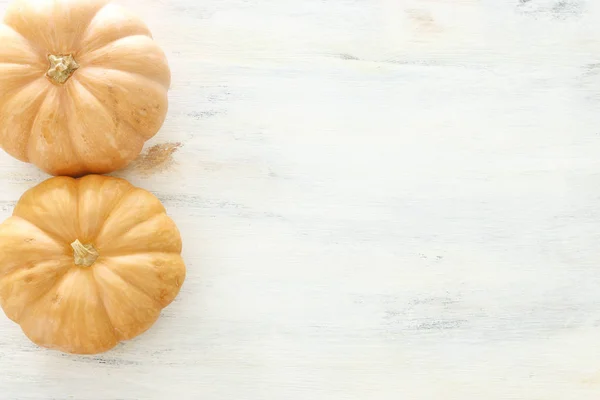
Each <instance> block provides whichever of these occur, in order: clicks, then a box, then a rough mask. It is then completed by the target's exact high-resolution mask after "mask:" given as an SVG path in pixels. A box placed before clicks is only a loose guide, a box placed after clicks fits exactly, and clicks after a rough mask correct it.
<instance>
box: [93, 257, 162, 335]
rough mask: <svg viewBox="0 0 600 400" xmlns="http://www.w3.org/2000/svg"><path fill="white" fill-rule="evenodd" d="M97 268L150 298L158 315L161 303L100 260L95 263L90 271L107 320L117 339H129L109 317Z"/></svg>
mask: <svg viewBox="0 0 600 400" xmlns="http://www.w3.org/2000/svg"><path fill="white" fill-rule="evenodd" d="M98 268H104V270H105V271H108V273H110V274H112V275H114V276H116V277H117V278H118V279H120V280H121V281H123V282H125V283H126V284H127V285H129V286H131V288H132V289H133V290H136V291H137V292H139V293H141V294H142V295H143V296H145V297H147V298H148V299H150V301H151V302H152V303H153V304H154V305H156V306H157V308H158V310H159V313H158V315H160V310H162V309H163V307H162V305H161V304H160V303H159V302H158V301H157V300H155V299H154V298H153V297H152V296H149V295H148V294H146V292H144V291H142V290H140V289H139V288H138V287H137V286H136V285H134V284H132V283H131V282H129V281H127V280H125V279H123V278H122V277H121V276H120V275H119V274H117V273H115V272H114V271H113V270H112V269H111V268H109V267H108V266H107V265H106V264H103V263H102V262H99V263H98V264H97V265H96V268H94V269H93V271H92V273H93V274H94V276H93V278H94V282H95V283H96V284H97V285H98V287H99V288H100V289H99V292H100V293H102V295H101V299H102V304H104V308H105V310H106V313H107V315H108V320H109V321H110V324H111V326H112V327H113V328H114V329H115V333H116V334H117V338H118V339H119V340H129V339H131V338H129V337H124V336H122V335H121V334H120V332H119V330H118V329H117V328H116V327H115V325H114V323H113V321H112V318H111V316H110V314H108V309H107V308H106V304H105V303H104V290H103V289H102V284H101V283H100V282H98V279H97V278H96V271H97V270H98ZM154 322H156V321H154ZM154 322H153V323H152V324H150V326H152V325H153V324H154ZM150 326H148V327H147V328H146V329H145V330H143V331H142V332H139V333H137V334H136V335H134V336H133V337H135V336H138V335H141V334H142V333H143V332H145V331H146V330H147V329H149V328H150Z"/></svg>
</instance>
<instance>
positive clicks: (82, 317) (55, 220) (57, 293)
mask: <svg viewBox="0 0 600 400" xmlns="http://www.w3.org/2000/svg"><path fill="white" fill-rule="evenodd" d="M78 243H79V244H78ZM83 244H85V246H87V247H86V248H84V247H82V246H81V245H83ZM181 246H182V245H181V238H180V234H179V231H178V229H177V227H176V226H175V224H174V222H173V221H172V220H171V219H170V218H169V217H168V216H167V215H166V213H165V209H164V207H163V205H162V204H161V203H160V201H159V200H158V199H157V198H156V197H155V196H153V195H152V194H151V193H149V192H147V191H145V190H143V189H139V188H136V187H134V186H132V185H131V184H129V183H128V182H127V181H125V180H123V179H118V178H111V177H105V176H97V175H89V176H86V177H84V178H80V179H73V178H68V177H57V178H51V179H49V180H47V181H45V182H43V183H41V184H40V185H38V186H36V187H34V188H33V189H30V190H29V191H27V192H26V193H25V194H24V195H23V197H22V198H21V199H20V200H19V202H18V203H17V205H16V207H15V210H14V213H13V216H12V217H10V218H9V219H8V220H6V221H5V222H4V223H2V224H1V225H0V306H1V307H2V309H3V310H4V312H5V313H6V315H7V316H8V317H9V318H10V319H12V320H13V321H15V322H16V323H18V324H19V325H20V326H21V328H22V329H23V332H24V333H25V334H26V335H27V336H28V337H29V339H31V340H32V341H33V342H34V343H36V344H38V345H40V346H43V347H47V348H52V349H56V350H61V351H64V352H68V353H76V354H95V353H100V352H104V351H106V350H109V349H111V348H112V347H114V346H115V345H117V344H118V343H119V342H120V341H122V340H128V339H131V338H133V337H135V336H137V335H139V334H141V333H143V332H144V331H146V330H147V329H148V328H149V327H150V326H151V325H152V324H153V323H154V322H155V321H156V319H157V318H158V316H159V314H160V312H161V310H162V309H163V308H164V307H166V306H167V305H168V304H170V303H171V302H172V301H173V300H174V299H175V297H176V296H177V294H178V293H179V290H180V287H181V285H182V284H183V281H184V279H185V265H184V262H183V260H182V258H181V255H180V254H181ZM87 249H93V250H87ZM80 253H81V254H80ZM82 255H83V256H84V257H82Z"/></svg>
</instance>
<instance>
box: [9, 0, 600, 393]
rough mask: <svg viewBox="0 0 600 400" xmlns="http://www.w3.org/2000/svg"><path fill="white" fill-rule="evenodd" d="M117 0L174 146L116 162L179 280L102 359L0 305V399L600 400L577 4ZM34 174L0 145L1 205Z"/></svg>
mask: <svg viewBox="0 0 600 400" xmlns="http://www.w3.org/2000/svg"><path fill="white" fill-rule="evenodd" d="M123 3H124V4H125V5H126V6H128V7H131V8H134V9H136V10H137V12H138V13H139V14H140V15H141V16H142V17H143V18H144V19H145V21H146V22H147V23H148V24H149V26H150V27H151V29H152V31H153V33H154V36H155V38H156V40H157V41H158V42H159V43H160V44H161V45H162V46H163V48H164V49H165V50H166V52H167V54H168V56H169V60H170V63H171V66H172V70H173V86H172V90H171V92H170V101H171V102H170V113H169V116H168V120H167V122H166V124H165V126H164V128H163V129H162V131H161V132H160V134H159V135H157V136H156V138H155V139H153V140H152V141H151V142H150V143H149V144H148V147H150V146H153V145H162V146H164V145H165V144H169V143H181V147H180V148H178V149H177V150H176V151H175V152H174V153H173V154H172V162H171V163H170V162H168V160H167V162H166V163H165V164H163V165H162V166H161V165H159V166H156V167H153V165H150V166H148V165H147V164H144V162H147V161H148V159H145V161H144V160H142V161H140V162H138V163H137V164H136V165H135V166H133V167H130V168H128V169H127V170H125V171H121V172H119V173H117V174H116V175H118V176H122V177H125V178H127V179H129V180H130V181H131V182H132V183H134V184H136V185H139V186H142V187H144V188H146V189H149V190H151V191H152V192H154V193H155V194H157V195H158V196H159V197H160V199H161V200H162V201H164V203H165V205H166V206H167V208H168V210H169V213H170V214H171V215H172V217H173V218H174V220H175V221H176V222H177V224H178V225H179V227H180V229H181V231H182V235H183V238H184V247H185V250H184V256H185V260H186V262H187V266H188V278H187V281H186V283H185V285H184V287H183V289H182V292H181V294H180V296H179V297H178V298H177V300H176V301H175V302H174V303H173V304H172V305H171V306H170V307H169V308H167V309H166V310H165V311H164V313H163V316H162V318H161V319H160V320H159V322H158V323H157V324H156V325H155V326H154V327H153V328H152V329H151V330H150V331H149V332H148V333H146V334H144V335H142V336H141V337H139V338H137V339H135V340H133V341H131V342H127V343H124V344H122V345H120V346H119V347H117V348H116V349H115V350H113V351H111V352H109V353H106V354H104V355H101V356H95V357H77V356H69V355H63V354H60V353H57V352H52V351H47V350H43V349H40V348H37V347H35V346H34V345H33V344H31V343H30V342H29V341H28V340H27V339H26V338H25V337H24V335H23V334H22V333H21V331H20V329H19V328H18V326H16V325H14V324H13V323H11V322H9V321H8V319H6V318H4V316H1V317H0V399H2V400H17V399H18V400H30V399H35V400H38V399H39V400H49V399H61V400H62V399H77V400H92V399H98V400H106V399H121V400H134V399H136V400H138V399H140V400H141V399H151V400H159V399H161V400H162V399H178V400H187V399H190V400H192V399H193V400H196V399H202V400H237V399H240V400H264V399H273V400H295V399H298V400H320V399H323V400H337V399H356V400H365V399H369V400H388V399H389V400H401V399H407V400H438V399H440V400H448V399H450V400H452V399H459V400H466V399H486V400H496V399H497V400H507V399H518V400H571V399H572V400H587V399H590V400H597V399H598V398H600V1H596V0H587V1H585V0H529V1H526V0H521V1H518V0H510V1H508V0H506V1H505V0H328V1H325V0H302V1H298V0H276V1H275V0H170V1H167V0H125V1H123ZM6 4H7V0H0V6H1V7H2V9H4V8H5V7H6ZM161 148H164V147H161ZM45 178H46V176H45V175H44V174H43V173H41V172H38V171H37V170H36V169H35V168H34V167H32V166H29V165H25V164H22V163H19V162H18V161H15V160H13V159H11V158H10V157H8V156H7V155H4V154H2V155H1V156H0V217H1V218H2V219H4V218H6V217H8V216H9V215H10V213H11V212H12V208H13V206H14V205H15V202H16V200H17V199H18V198H19V197H20V195H21V194H22V193H23V192H24V191H25V190H26V189H28V188H30V187H32V186H33V185H35V184H37V183H38V182H40V181H42V180H43V179H45Z"/></svg>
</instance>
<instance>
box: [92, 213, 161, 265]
mask: <svg viewBox="0 0 600 400" xmlns="http://www.w3.org/2000/svg"><path fill="white" fill-rule="evenodd" d="M116 209H117V207H115V208H114V209H113V210H112V211H114V210H116ZM112 211H111V212H110V213H109V214H108V216H107V217H106V220H105V221H104V222H105V224H106V222H108V221H109V220H110V217H111V214H112ZM166 214H167V213H166V210H164V209H163V210H160V211H159V212H157V213H156V214H151V215H150V216H148V217H147V218H145V219H144V220H143V221H141V222H138V223H136V224H135V225H132V226H130V227H129V228H128V229H127V232H129V231H131V230H133V229H134V228H137V227H138V226H140V225H143V224H145V223H147V222H150V221H152V220H154V219H155V218H158V217H160V216H162V215H165V216H167V215H166ZM167 218H168V216H167ZM127 232H125V233H127ZM103 233H104V225H103V226H102V229H100V230H99V231H98V236H97V237H96V238H99V237H100V236H102V234H103ZM103 252H104V254H106V255H107V257H108V256H112V253H111V252H110V251H109V252H108V253H106V250H105V249H103ZM149 253H151V252H149ZM158 253H164V252H158ZM129 254H131V253H129Z"/></svg>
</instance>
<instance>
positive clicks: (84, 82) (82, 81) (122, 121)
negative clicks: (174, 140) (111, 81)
mask: <svg viewBox="0 0 600 400" xmlns="http://www.w3.org/2000/svg"><path fill="white" fill-rule="evenodd" d="M86 69H96V68H95V67H87V68H86ZM97 69H101V68H97ZM107 69H108V68H107ZM115 71H119V70H115ZM121 72H124V73H125V72H126V71H121ZM136 75H139V74H136ZM139 76H143V75H139ZM81 78H84V79H81ZM88 79H90V78H89V77H86V76H85V75H84V76H83V77H80V78H79V79H78V80H77V83H79V85H80V86H82V87H83V88H84V89H85V90H86V91H87V92H88V93H89V94H90V95H91V96H92V97H94V99H96V100H97V101H98V103H99V104H100V105H101V106H102V107H104V109H105V110H106V112H107V113H108V114H109V115H110V116H111V117H112V118H113V123H114V125H115V129H117V128H118V127H119V125H126V126H127V127H128V128H129V130H130V132H131V133H133V134H134V135H136V136H138V137H140V138H142V139H143V140H144V143H145V142H146V141H148V139H149V138H146V137H145V136H144V135H142V134H141V133H140V132H138V130H137V129H135V128H134V127H133V125H131V122H129V121H127V120H126V119H123V118H118V121H119V122H118V123H117V122H115V120H114V118H117V115H116V113H114V114H113V113H111V112H110V110H109V109H108V107H107V106H106V105H105V104H104V103H103V102H102V101H101V100H100V99H99V98H98V96H97V95H96V94H95V93H94V91H93V89H91V88H90V87H89V86H88V85H89V82H87V80H88ZM155 134H156V133H155ZM155 134H154V135H155ZM154 135H152V136H154ZM131 161H133V160H130V161H129V162H131ZM129 162H128V163H127V164H129Z"/></svg>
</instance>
